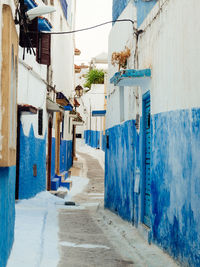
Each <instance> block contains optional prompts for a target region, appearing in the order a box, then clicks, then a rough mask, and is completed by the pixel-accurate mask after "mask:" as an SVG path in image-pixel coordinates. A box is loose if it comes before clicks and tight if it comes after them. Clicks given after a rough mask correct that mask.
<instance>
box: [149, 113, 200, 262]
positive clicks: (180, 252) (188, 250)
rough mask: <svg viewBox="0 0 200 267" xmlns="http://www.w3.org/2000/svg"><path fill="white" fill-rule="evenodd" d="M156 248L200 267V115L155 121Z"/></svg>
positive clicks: (163, 115)
mask: <svg viewBox="0 0 200 267" xmlns="http://www.w3.org/2000/svg"><path fill="white" fill-rule="evenodd" d="M152 126H153V127H152V128H153V135H152V160H151V179H152V184H151V190H152V231H153V238H154V242H155V243H157V244H158V245H159V246H161V247H162V248H164V249H165V250H166V251H167V252H168V253H170V254H171V255H173V257H174V258H175V259H178V260H179V261H180V262H182V263H185V265H186V266H187V264H188V266H200V253H199V251H200V212H199V203H200V109H193V110H182V111H172V112H167V113H161V114H157V115H155V116H153V119H152Z"/></svg>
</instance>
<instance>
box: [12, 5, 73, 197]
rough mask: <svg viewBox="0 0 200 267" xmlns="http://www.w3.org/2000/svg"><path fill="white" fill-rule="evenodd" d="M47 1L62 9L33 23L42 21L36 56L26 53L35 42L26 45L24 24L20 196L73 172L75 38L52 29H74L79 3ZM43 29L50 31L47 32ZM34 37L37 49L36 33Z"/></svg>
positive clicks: (54, 184) (47, 186)
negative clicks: (76, 8)
mask: <svg viewBox="0 0 200 267" xmlns="http://www.w3.org/2000/svg"><path fill="white" fill-rule="evenodd" d="M25 4H26V5H27V6H28V10H29V11H32V10H34V8H36V7H37V6H40V5H41V4H42V5H44V4H43V3H40V2H38V3H37V2H36V3H35V2H34V1H32V0H26V1H25ZM46 4H47V5H48V6H50V7H52V8H55V10H56V11H55V12H54V13H50V14H48V15H46V16H45V17H42V18H41V17H39V18H35V19H34V20H32V22H31V24H30V25H29V26H28V27H29V28H30V27H32V28H34V23H35V20H37V22H36V24H37V26H36V31H38V36H41V41H40V42H41V43H40V44H41V47H40V51H39V52H38V50H39V49H38V46H37V44H36V57H35V55H34V54H33V53H25V54H24V49H26V48H27V46H29V43H28V44H27V43H26V42H25V44H24V40H22V36H23V35H22V34H21V32H23V29H22V30H21V29H20V34H21V35H20V47H19V53H20V55H19V93H18V105H19V110H18V115H19V120H18V139H19V140H18V155H19V159H18V166H19V167H18V168H17V171H18V172H17V184H16V192H17V198H20V199H21V198H29V197H33V196H34V195H35V194H37V193H38V192H40V191H43V190H46V189H48V190H50V189H57V188H58V187H59V186H60V185H61V182H62V181H64V180H65V178H66V177H67V173H65V174H63V175H62V173H63V172H67V171H68V169H69V168H70V167H71V165H72V134H71V128H70V127H71V126H70V117H69V112H70V110H69V108H70V109H71V108H72V105H71V104H70V101H69V97H70V95H71V91H72V90H73V89H74V88H73V87H74V69H73V56H74V37H73V35H53V34H52V32H53V31H54V32H64V31H70V30H72V29H73V28H74V17H75V2H74V1H67V2H66V1H46ZM29 30H30V29H29ZM34 30H35V29H34ZM43 31H45V32H46V34H42V32H43ZM48 32H49V34H48ZM25 37H26V36H25ZM31 38H32V39H31V41H32V43H33V49H35V48H34V41H35V37H34V36H33V37H32V36H31ZM25 40H26V39H25ZM45 49H46V50H45ZM30 50H31V49H30ZM61 51H62V52H61ZM67 106H68V107H67ZM27 109H28V110H27ZM69 128H70V129H69Z"/></svg>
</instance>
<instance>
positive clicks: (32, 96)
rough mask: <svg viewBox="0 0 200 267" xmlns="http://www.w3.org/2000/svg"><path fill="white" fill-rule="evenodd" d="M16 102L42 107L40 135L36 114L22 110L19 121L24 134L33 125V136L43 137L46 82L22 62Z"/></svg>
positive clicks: (27, 132) (45, 125) (45, 119)
mask: <svg viewBox="0 0 200 267" xmlns="http://www.w3.org/2000/svg"><path fill="white" fill-rule="evenodd" d="M18 104H28V105H32V106H34V107H36V108H38V109H43V135H42V136H39V135H38V114H34V115H27V114H25V113H23V112H22V115H21V123H22V127H23V130H24V134H25V135H26V136H28V135H29V131H30V128H31V125H33V129H34V134H35V137H37V138H44V136H45V133H46V130H47V112H46V84H45V83H44V82H43V81H42V80H41V79H40V78H39V75H38V76H36V75H35V74H34V73H33V72H32V71H31V70H29V69H28V68H27V67H26V66H25V65H24V64H23V63H19V69H18Z"/></svg>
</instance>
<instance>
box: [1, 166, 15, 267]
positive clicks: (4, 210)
mask: <svg viewBox="0 0 200 267" xmlns="http://www.w3.org/2000/svg"><path fill="white" fill-rule="evenodd" d="M15 180H16V167H15V166H13V167H8V168H0V248H1V249H0V266H1V267H5V266H6V262H7V259H8V257H9V254H10V251H11V248H12V244H13V240H14V225H15Z"/></svg>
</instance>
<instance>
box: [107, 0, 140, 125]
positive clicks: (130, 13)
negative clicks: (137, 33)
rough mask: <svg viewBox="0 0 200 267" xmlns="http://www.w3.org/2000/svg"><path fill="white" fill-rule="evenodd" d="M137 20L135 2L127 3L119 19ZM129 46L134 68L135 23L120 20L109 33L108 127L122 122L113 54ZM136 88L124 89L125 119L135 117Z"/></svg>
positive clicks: (130, 61) (129, 61)
mask: <svg viewBox="0 0 200 267" xmlns="http://www.w3.org/2000/svg"><path fill="white" fill-rule="evenodd" d="M127 18H128V19H131V20H133V21H135V20H136V9H135V6H134V5H133V3H132V2H131V1H130V3H129V4H128V5H127V7H126V8H125V9H124V11H123V12H122V14H121V15H120V17H119V18H118V19H127ZM126 46H127V47H128V48H129V49H130V50H131V57H130V58H129V60H128V68H130V69H131V68H133V65H134V56H133V55H134V51H135V38H134V31H133V25H132V23H131V22H118V23H115V24H114V25H113V27H112V30H111V32H110V35H109V46H108V83H107V113H106V128H110V127H112V126H114V125H117V124H120V123H122V122H121V121H120V95H119V87H118V86H114V85H113V84H110V82H109V81H110V78H111V77H113V75H114V74H115V72H117V71H118V66H117V65H116V66H113V65H112V64H111V56H112V53H113V52H120V51H122V50H124V49H125V47H126ZM134 91H135V89H134V88H133V87H132V88H130V87H126V88H125V90H124V120H130V119H134V118H135V110H134V105H135V97H133V96H134V94H135V93H134Z"/></svg>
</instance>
